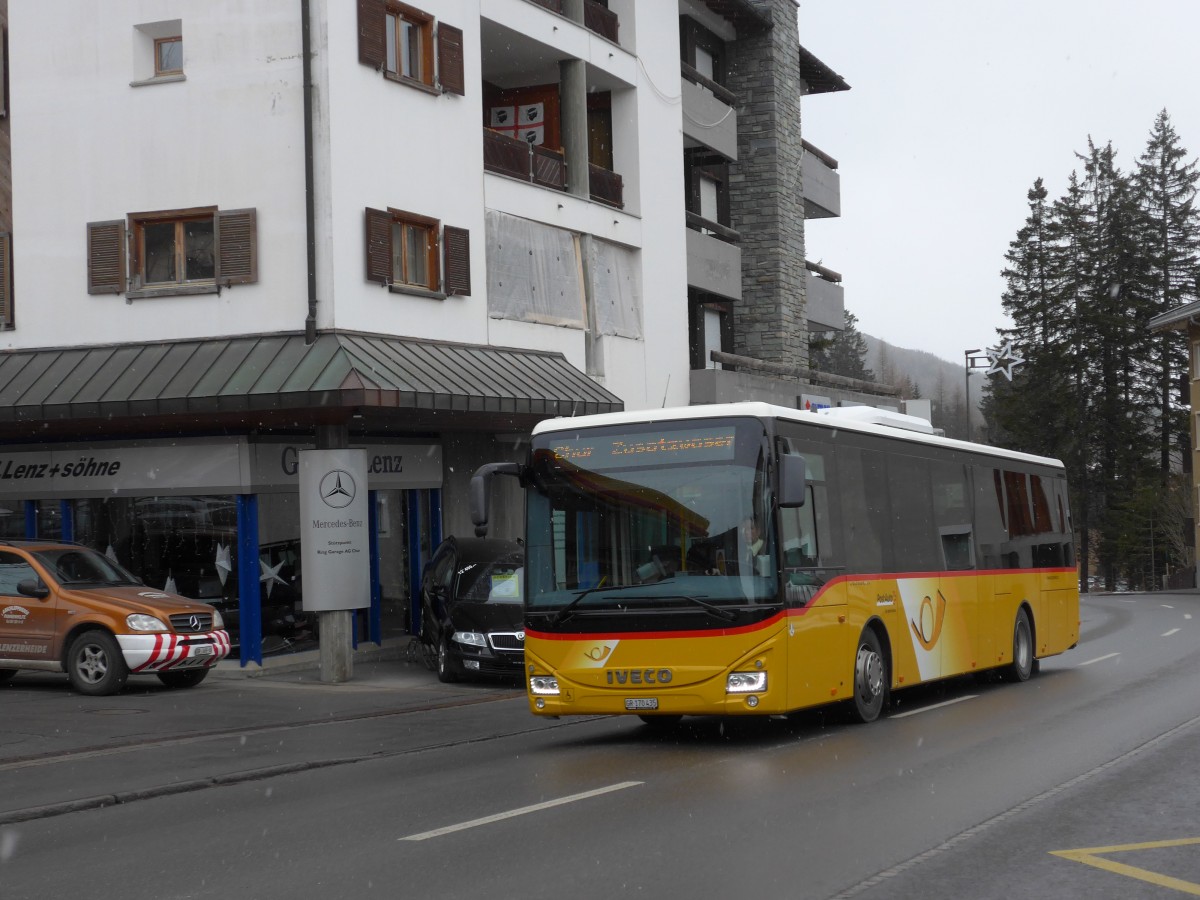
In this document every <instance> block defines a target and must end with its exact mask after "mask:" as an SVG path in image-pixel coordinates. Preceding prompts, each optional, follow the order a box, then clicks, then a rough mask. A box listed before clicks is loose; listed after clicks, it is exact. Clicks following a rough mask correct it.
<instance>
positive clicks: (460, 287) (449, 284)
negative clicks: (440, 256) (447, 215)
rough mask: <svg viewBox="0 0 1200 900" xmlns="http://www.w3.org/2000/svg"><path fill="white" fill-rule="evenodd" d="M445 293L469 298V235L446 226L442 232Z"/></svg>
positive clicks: (463, 230) (461, 229)
mask: <svg viewBox="0 0 1200 900" xmlns="http://www.w3.org/2000/svg"><path fill="white" fill-rule="evenodd" d="M442 241H443V252H444V255H445V267H446V293H447V294H459V295H461V296H464V297H469V296H471V233H470V232H469V231H467V229H465V228H455V227H454V226H453V225H447V226H446V227H445V228H444V229H443V231H442Z"/></svg>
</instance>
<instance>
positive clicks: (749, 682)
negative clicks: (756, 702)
mask: <svg viewBox="0 0 1200 900" xmlns="http://www.w3.org/2000/svg"><path fill="white" fill-rule="evenodd" d="M766 689H767V673H766V672H730V673H729V678H728V679H727V680H726V681H725V693H727V694H758V693H762V692H763V691H765V690H766Z"/></svg>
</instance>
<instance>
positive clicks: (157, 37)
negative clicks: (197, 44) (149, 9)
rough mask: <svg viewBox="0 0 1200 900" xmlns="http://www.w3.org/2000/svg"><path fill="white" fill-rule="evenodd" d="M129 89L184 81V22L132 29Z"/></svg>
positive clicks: (174, 21) (169, 21) (168, 21)
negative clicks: (132, 55) (132, 57)
mask: <svg viewBox="0 0 1200 900" xmlns="http://www.w3.org/2000/svg"><path fill="white" fill-rule="evenodd" d="M133 38H134V46H133V51H134V59H133V80H132V81H131V82H130V86H132V87H142V86H144V85H149V84H162V83H164V82H171V81H183V80H184V74H183V21H182V20H180V19H169V20H165V21H162V22H146V23H144V24H141V25H135V26H134V28H133Z"/></svg>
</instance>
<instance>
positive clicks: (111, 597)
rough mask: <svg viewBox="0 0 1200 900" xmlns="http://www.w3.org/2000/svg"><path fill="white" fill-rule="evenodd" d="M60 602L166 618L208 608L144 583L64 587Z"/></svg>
mask: <svg viewBox="0 0 1200 900" xmlns="http://www.w3.org/2000/svg"><path fill="white" fill-rule="evenodd" d="M62 597H63V599H64V600H67V601H71V602H75V603H79V604H81V605H83V606H88V607H92V608H108V609H112V608H113V607H117V608H119V609H123V610H125V611H126V613H127V614H128V613H147V614H149V615H158V616H170V615H174V614H175V613H186V612H207V611H208V610H209V606H208V604H206V603H201V602H199V601H197V600H188V599H187V598H186V597H180V596H179V595H178V594H168V593H167V592H166V591H160V590H157V589H155V588H151V587H146V585H144V584H130V585H110V586H106V587H96V588H64V589H63V591H62Z"/></svg>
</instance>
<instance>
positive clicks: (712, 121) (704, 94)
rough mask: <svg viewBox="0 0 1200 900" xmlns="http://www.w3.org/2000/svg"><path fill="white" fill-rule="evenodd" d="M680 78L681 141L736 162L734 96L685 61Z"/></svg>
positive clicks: (682, 63) (735, 101) (735, 99)
mask: <svg viewBox="0 0 1200 900" xmlns="http://www.w3.org/2000/svg"><path fill="white" fill-rule="evenodd" d="M679 67H680V73H681V74H682V76H683V82H682V92H683V136H684V139H685V141H689V142H692V143H695V144H700V145H702V146H704V147H708V148H710V149H712V150H715V151H717V152H718V153H720V154H721V155H722V156H724V157H725V158H726V159H737V112H736V111H735V110H734V107H735V106H736V105H737V97H736V96H735V95H734V94H733V93H732V92H731V91H729V90H727V89H726V88H724V87H722V86H721V85H719V84H717V83H716V82H715V81H713V80H712V79H710V78H706V77H705V76H703V75H701V74H700V73H699V72H697V71H696V70H695V69H694V68H692V67H691V66H689V65H688V64H687V63H685V62H681V63H680V64H679Z"/></svg>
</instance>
